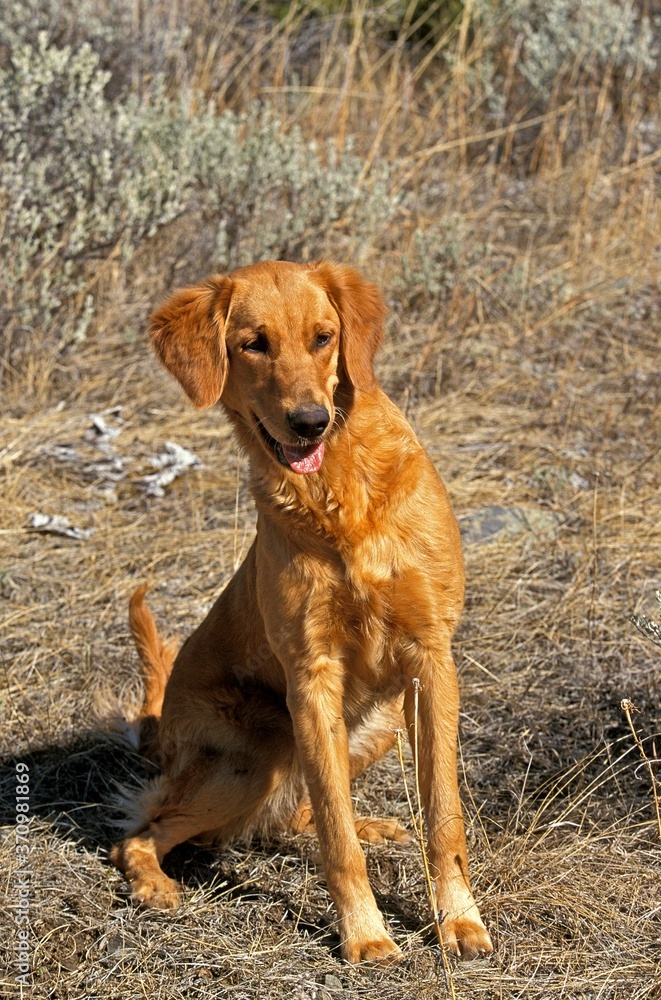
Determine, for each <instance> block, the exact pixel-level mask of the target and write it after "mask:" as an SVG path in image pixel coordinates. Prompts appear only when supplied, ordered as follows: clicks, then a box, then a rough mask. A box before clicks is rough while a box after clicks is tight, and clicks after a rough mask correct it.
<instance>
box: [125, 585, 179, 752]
mask: <svg viewBox="0 0 661 1000" xmlns="http://www.w3.org/2000/svg"><path fill="white" fill-rule="evenodd" d="M148 589H149V587H148V585H147V584H146V583H143V584H141V585H140V586H139V587H138V588H137V590H135V591H134V593H133V595H132V597H131V600H130V602H129V625H130V627H131V634H132V635H133V639H134V642H135V645H136V648H137V650H138V656H139V657H140V664H141V673H142V683H143V687H144V700H143V703H142V708H141V709H140V711H139V712H138V715H137V717H136V718H135V719H133V721H131V722H129V721H127V720H126V719H124V720H122V724H121V727H120V728H121V731H122V733H123V736H124V737H125V738H126V739H128V741H129V742H130V743H131V744H132V745H133V746H135V747H136V748H137V749H138V750H140V752H141V753H143V754H144V755H145V756H147V757H154V758H156V757H157V736H158V721H159V719H160V717H161V709H162V707H163V695H164V694H165V686H166V684H167V682H168V677H169V676H170V673H171V671H172V665H173V664H174V660H175V657H176V655H177V649H178V643H177V642H176V640H173V639H166V640H165V641H164V640H163V639H161V637H160V635H159V634H158V629H157V627H156V622H155V621H154V616H153V615H152V613H151V611H150V610H149V608H148V607H147V605H146V604H145V594H146V593H147V590H148Z"/></svg>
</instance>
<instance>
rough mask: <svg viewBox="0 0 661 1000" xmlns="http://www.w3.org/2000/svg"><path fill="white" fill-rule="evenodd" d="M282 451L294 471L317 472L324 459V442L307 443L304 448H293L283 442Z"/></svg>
mask: <svg viewBox="0 0 661 1000" xmlns="http://www.w3.org/2000/svg"><path fill="white" fill-rule="evenodd" d="M282 451H283V454H284V456H285V458H286V459H287V461H288V462H289V465H290V467H291V468H292V469H293V470H294V472H301V473H307V472H318V471H319V469H320V468H321V463H322V462H323V460H324V442H323V441H320V442H319V444H314V445H308V446H307V447H305V448H295V447H293V446H292V445H287V444H283V445H282Z"/></svg>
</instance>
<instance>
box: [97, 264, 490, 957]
mask: <svg viewBox="0 0 661 1000" xmlns="http://www.w3.org/2000/svg"><path fill="white" fill-rule="evenodd" d="M384 311H385V310H384V306H383V303H382V300H381V296H380V294H379V292H378V290H377V289H376V287H375V286H373V285H370V284H368V283H367V282H366V281H365V280H364V279H363V278H362V277H361V276H360V274H358V272H356V271H354V270H353V269H351V268H348V267H344V266H341V265H336V264H329V263H319V264H314V265H310V266H307V265H298V264H291V263H285V262H266V263H262V264H255V265H252V266H251V267H246V268H241V269H240V270H238V271H235V272H234V273H233V274H231V275H229V276H218V277H213V278H210V279H209V280H208V281H206V282H203V283H201V284H199V285H196V286H194V287H193V288H189V289H186V290H184V291H180V292H177V293H175V294H174V295H173V296H172V297H171V298H170V299H169V300H168V301H167V302H166V303H165V304H164V305H163V306H162V307H161V308H160V309H159V310H158V311H157V312H156V313H155V314H154V316H153V317H152V322H151V337H152V343H153V345H154V347H155V350H156V352H157V353H158V355H159V356H160V358H161V359H162V361H163V362H164V363H165V365H166V366H167V367H168V369H169V370H170V371H171V372H172V374H173V375H175V377H176V378H177V379H178V380H179V382H180V383H181V385H182V386H183V387H184V389H185V390H186V392H187V393H188V395H189V397H190V398H191V400H192V401H193V403H195V405H197V406H211V405H213V404H215V403H217V402H218V401H220V403H221V405H222V407H223V409H224V411H225V413H226V414H227V415H228V416H229V418H230V420H231V421H232V423H233V424H234V427H235V429H236V432H237V434H238V437H239V439H240V441H241V443H242V444H243V446H244V447H245V449H246V450H247V452H248V454H249V456H250V461H251V471H252V491H253V495H254V498H255V503H256V505H257V511H258V524H257V535H256V538H255V540H254V542H253V544H252V547H251V548H250V551H249V552H248V555H247V557H246V559H245V561H244V563H243V564H242V565H241V567H240V568H239V570H238V572H237V573H236V575H235V576H234V577H233V579H232V580H231V581H230V583H229V584H228V586H227V588H226V589H225V591H224V592H223V594H222V595H221V596H220V597H219V599H218V600H217V601H216V603H215V605H214V607H213V608H212V609H211V611H210V612H209V614H208V616H207V618H206V619H205V620H204V621H203V622H202V624H201V625H200V626H199V628H198V629H197V630H196V631H195V632H194V633H193V634H192V635H191V636H190V638H189V639H188V640H187V641H186V642H185V643H184V645H183V646H182V648H181V650H180V652H179V654H178V655H177V657H176V660H175V661H174V666H173V667H172V657H173V650H172V647H171V646H169V645H167V644H163V643H162V642H161V640H160V639H159V638H158V633H157V631H156V627H155V625H154V622H153V619H152V617H151V614H150V612H149V611H148V609H147V607H146V605H145V604H144V602H143V597H144V588H141V589H140V590H139V591H138V592H136V594H135V595H134V597H133V600H132V604H131V625H132V630H133V634H134V636H135V638H136V642H137V645H138V650H139V652H140V654H141V658H142V661H143V669H144V672H145V680H146V699H145V706H144V708H143V710H142V713H141V719H142V720H145V722H144V739H145V740H146V742H147V743H149V741H150V740H151V741H152V742H151V752H152V753H153V754H154V756H155V757H156V759H157V760H158V762H159V764H160V776H159V778H158V779H157V781H156V783H155V784H153V785H152V786H150V788H149V789H147V790H145V792H144V793H143V796H142V798H141V799H140V800H139V801H138V803H137V806H136V807H137V809H138V811H139V818H138V819H136V825H135V828H134V829H133V831H132V832H131V834H130V835H129V836H128V837H127V838H126V839H125V840H123V841H122V843H120V844H118V845H117V846H116V847H115V848H114V850H113V853H112V858H113V860H114V861H115V863H116V864H117V865H118V866H119V867H120V868H121V869H122V870H123V871H124V872H125V873H126V875H127V877H128V879H129V881H130V882H131V885H132V890H133V897H134V898H135V899H136V900H137V901H139V902H140V903H142V904H144V905H149V906H159V907H174V906H176V904H177V901H178V899H179V888H178V886H177V885H176V883H175V882H174V881H172V880H171V879H170V878H168V877H167V876H166V875H165V874H164V873H163V871H162V870H161V867H160V865H161V861H162V859H163V857H164V856H165V855H166V854H167V852H168V851H169V850H171V848H173V847H174V846H175V845H176V844H179V843H181V842H182V841H184V840H190V839H193V840H195V841H200V842H213V843H226V842H227V841H228V840H229V839H231V838H232V837H235V836H237V835H243V834H249V833H251V832H253V831H255V830H263V831H268V830H269V829H274V828H278V827H279V828H284V827H289V828H290V829H293V830H297V831H301V830H307V831H308V832H310V831H311V830H313V829H314V831H315V832H316V833H317V835H318V837H319V844H320V849H321V854H322V858H323V861H324V868H325V874H326V879H327V884H328V889H329V892H330V894H331V897H332V899H333V901H334V904H335V907H336V910H337V916H338V926H339V932H340V938H341V947H342V954H343V956H344V957H345V958H346V959H348V960H349V961H350V962H358V961H361V960H375V959H381V960H384V959H385V960H387V959H391V960H392V959H396V958H397V957H398V956H399V954H400V952H399V949H398V947H397V945H396V944H395V943H394V941H393V940H392V939H391V937H390V936H389V934H388V932H387V931H386V928H385V926H384V922H383V918H382V916H381V914H380V913H379V910H378V909H377V906H376V902H375V900H374V896H373V894H372V890H371V888H370V886H369V882H368V879H367V873H366V866H365V857H364V854H363V850H362V848H361V847H360V844H359V837H360V838H362V839H366V840H370V841H372V842H377V841H380V840H384V839H404V838H406V836H407V835H406V834H405V832H404V831H403V830H402V828H401V827H400V826H399V825H398V824H397V823H396V822H394V821H388V820H377V819H363V820H355V819H354V816H353V813H352V806H351V797H350V784H349V783H350V780H351V778H352V777H355V776H356V775H358V774H360V773H361V772H362V771H363V770H364V769H365V768H366V767H367V766H368V765H369V764H370V763H372V762H373V761H374V760H377V759H378V758H379V757H380V756H381V755H382V754H383V753H385V751H386V750H388V749H389V748H390V747H391V746H392V744H393V742H394V739H395V730H396V729H398V728H400V727H401V728H408V731H409V732H411V727H412V722H413V700H412V694H413V686H412V683H411V682H412V679H413V678H414V677H417V678H419V679H420V685H421V692H420V711H419V722H418V727H419V746H420V782H421V790H422V797H423V802H424V807H425V813H426V818H427V826H428V831H429V841H428V853H429V860H430V864H431V869H432V872H433V875H434V879H435V885H436V893H437V902H438V908H439V911H441V912H442V914H443V924H442V927H443V933H444V937H445V940H446V942H447V944H448V946H449V947H450V949H451V950H453V951H454V952H455V953H456V954H458V955H462V956H466V957H473V956H475V955H478V954H485V953H487V952H489V951H491V941H490V939H489V935H488V933H487V931H486V930H485V928H484V925H483V923H482V921H481V919H480V915H479V913H478V909H477V906H476V904H475V901H474V899H473V896H472V895H471V891H470V885H469V879H468V862H467V857H466V842H465V834H464V824H463V820H462V814H461V804H460V801H459V792H458V787H457V765H456V740H457V722H458V713H459V697H458V690H457V678H456V671H455V667H454V663H453V660H452V654H451V651H450V641H451V638H452V634H453V632H454V630H455V627H456V625H457V621H458V619H459V615H460V612H461V608H462V603H463V589H464V581H463V567H462V558H461V548H460V541H459V532H458V529H457V523H456V521H455V518H454V516H453V514H452V510H451V508H450V504H449V501H448V498H447V494H446V491H445V488H444V486H443V484H442V482H441V480H440V479H439V477H438V475H437V474H436V472H435V470H434V468H433V466H432V464H431V461H430V460H429V458H428V456H427V454H426V452H425V451H424V449H423V448H422V446H421V444H420V442H419V441H418V439H417V438H416V436H415V434H414V432H413V431H412V429H411V427H410V426H409V424H408V423H407V421H406V420H405V418H404V417H403V415H402V414H401V413H400V411H399V410H398V409H397V407H396V406H395V405H394V404H393V403H392V402H391V401H390V400H389V399H388V397H387V396H386V395H385V394H384V393H383V391H382V390H381V389H380V388H379V386H378V385H377V383H376V380H375V378H374V372H373V366H372V362H373V357H374V353H375V351H376V349H377V347H378V344H379V341H380V339H381V333H382V323H383V317H384ZM306 407H307V410H309V409H310V407H316V408H317V411H319V408H323V409H324V410H325V411H327V414H328V418H329V422H328V426H327V427H326V428H325V429H323V431H320V433H319V434H315V435H313V436H310V435H309V434H308V435H306V436H305V438H304V439H302V438H301V436H300V434H299V435H297V433H294V431H293V430H292V419H293V418H292V414H294V415H296V414H299V413H300V412H303V411H305V412H306V413H307V410H306V409H305V408H306ZM301 408H303V409H301ZM292 456H293V457H292ZM305 456H309V457H307V458H306V457H305ZM320 457H321V458H322V459H323V460H322V461H321V464H320V465H319V467H318V468H317V467H316V466H317V464H318V463H319V461H320ZM305 462H308V463H312V464H313V465H314V466H315V469H314V471H312V472H309V471H307V467H305ZM297 464H298V466H300V467H299V468H298V471H297V469H296V468H295V466H297ZM170 671H171V672H170ZM166 684H167V686H166ZM161 702H162V707H161ZM159 716H160V718H159ZM156 725H157V727H158V731H157V734H156V733H155V727H156ZM313 824H314V825H313Z"/></svg>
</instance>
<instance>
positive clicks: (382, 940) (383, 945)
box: [342, 934, 402, 965]
mask: <svg viewBox="0 0 661 1000" xmlns="http://www.w3.org/2000/svg"><path fill="white" fill-rule="evenodd" d="M342 957H343V958H345V959H346V960H347V962H351V964H352V965H357V964H358V962H384V963H388V964H395V963H396V962H399V961H401V959H402V953H401V951H400V949H399V948H398V947H397V945H396V944H395V942H394V941H393V939H392V938H391V937H388V935H387V934H384V935H383V937H378V938H371V939H366V940H362V941H356V940H351V941H343V942H342Z"/></svg>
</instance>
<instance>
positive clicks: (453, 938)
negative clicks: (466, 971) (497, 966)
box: [441, 906, 493, 960]
mask: <svg viewBox="0 0 661 1000" xmlns="http://www.w3.org/2000/svg"><path fill="white" fill-rule="evenodd" d="M471 909H472V910H474V911H475V915H473V914H470V915H468V914H466V915H464V916H461V917H456V918H455V919H454V920H449V919H447V918H446V919H445V920H443V922H442V923H441V932H442V934H443V941H444V942H445V944H446V947H447V948H448V950H449V951H451V952H452V954H453V955H456V956H457V957H458V958H463V959H467V960H470V959H471V958H482V957H483V956H484V955H489V954H491V952H492V951H493V945H492V943H491V938H490V937H489V932H488V931H487V929H486V927H485V926H484V924H483V923H482V920H481V919H480V915H479V913H478V912H477V907H476V906H473V907H471Z"/></svg>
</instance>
